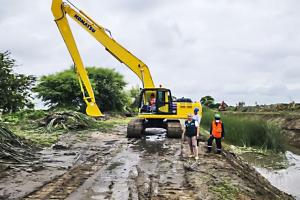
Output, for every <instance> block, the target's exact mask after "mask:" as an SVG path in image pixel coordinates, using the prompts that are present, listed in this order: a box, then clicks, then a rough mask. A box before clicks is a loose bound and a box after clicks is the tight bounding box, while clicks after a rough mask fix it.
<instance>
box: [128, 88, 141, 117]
mask: <svg viewBox="0 0 300 200" xmlns="http://www.w3.org/2000/svg"><path fill="white" fill-rule="evenodd" d="M140 93H141V89H140V87H139V86H138V85H137V86H135V87H131V89H130V90H129V91H128V94H127V95H128V97H129V101H128V105H127V106H126V110H127V111H129V112H130V113H137V112H138V107H139V100H140Z"/></svg>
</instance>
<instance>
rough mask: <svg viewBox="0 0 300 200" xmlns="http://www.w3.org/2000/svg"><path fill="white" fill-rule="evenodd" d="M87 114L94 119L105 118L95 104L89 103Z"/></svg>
mask: <svg viewBox="0 0 300 200" xmlns="http://www.w3.org/2000/svg"><path fill="white" fill-rule="evenodd" d="M85 111H86V114H87V115H89V116H92V117H102V116H104V115H103V114H102V113H101V111H100V109H99V108H98V106H97V104H95V103H93V102H88V103H87V107H86V110H85Z"/></svg>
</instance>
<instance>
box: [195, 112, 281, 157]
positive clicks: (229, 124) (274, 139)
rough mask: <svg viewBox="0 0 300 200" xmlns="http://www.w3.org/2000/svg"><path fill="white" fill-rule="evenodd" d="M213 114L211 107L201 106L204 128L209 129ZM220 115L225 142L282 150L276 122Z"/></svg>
mask: <svg viewBox="0 0 300 200" xmlns="http://www.w3.org/2000/svg"><path fill="white" fill-rule="evenodd" d="M214 114H215V113H214V111H212V110H211V109H209V108H207V107H204V108H203V118H202V121H201V125H202V126H203V127H204V128H205V129H208V130H209V129H210V124H211V122H212V120H213V118H214ZM221 116H222V121H223V122H224V125H225V132H226V134H225V141H226V142H228V143H230V144H234V145H238V146H247V147H249V146H250V147H251V146H254V147H258V148H264V149H272V150H275V151H284V149H285V147H284V144H285V142H284V136H283V134H282V132H281V129H280V127H278V126H277V125H276V124H274V123H268V122H266V121H264V120H260V119H257V118H254V117H247V116H243V115H230V114H222V115H221Z"/></svg>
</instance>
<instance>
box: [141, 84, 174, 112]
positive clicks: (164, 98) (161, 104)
mask: <svg viewBox="0 0 300 200" xmlns="http://www.w3.org/2000/svg"><path fill="white" fill-rule="evenodd" d="M140 105H141V106H140V110H141V113H153V114H171V113H174V112H172V96H171V91H170V90H168V89H161V88H159V89H157V88H155V89H144V90H142V92H141V104H140Z"/></svg>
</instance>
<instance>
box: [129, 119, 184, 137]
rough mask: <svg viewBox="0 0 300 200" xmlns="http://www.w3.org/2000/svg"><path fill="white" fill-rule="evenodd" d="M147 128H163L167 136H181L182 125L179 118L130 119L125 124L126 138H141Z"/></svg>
mask: <svg viewBox="0 0 300 200" xmlns="http://www.w3.org/2000/svg"><path fill="white" fill-rule="evenodd" d="M147 128H163V129H165V130H166V132H167V137H169V138H181V137H182V132H183V129H182V126H181V123H180V120H157V119H155V120H151V119H150V120H149V119H139V118H135V119H132V120H131V121H130V122H129V124H128V126H127V137H128V138H141V137H142V136H143V135H144V134H145V129H147Z"/></svg>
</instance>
